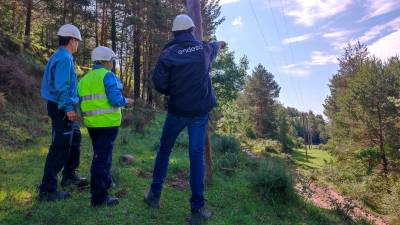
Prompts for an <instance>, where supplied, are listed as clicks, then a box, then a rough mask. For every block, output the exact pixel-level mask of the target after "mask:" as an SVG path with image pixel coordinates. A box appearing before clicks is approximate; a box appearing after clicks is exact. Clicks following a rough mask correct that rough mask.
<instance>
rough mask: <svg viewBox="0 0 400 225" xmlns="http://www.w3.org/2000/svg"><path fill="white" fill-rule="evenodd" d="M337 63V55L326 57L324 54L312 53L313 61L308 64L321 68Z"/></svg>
mask: <svg viewBox="0 0 400 225" xmlns="http://www.w3.org/2000/svg"><path fill="white" fill-rule="evenodd" d="M337 62H338V61H337V56H336V55H325V54H324V53H322V52H319V51H314V52H312V53H311V60H310V61H309V62H306V63H307V64H308V65H311V66H321V65H328V64H336V63H337Z"/></svg>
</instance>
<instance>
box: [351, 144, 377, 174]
mask: <svg viewBox="0 0 400 225" xmlns="http://www.w3.org/2000/svg"><path fill="white" fill-rule="evenodd" d="M355 156H356V159H359V160H361V161H362V162H364V164H365V165H367V173H368V174H370V173H371V172H372V170H373V169H374V168H375V167H376V166H377V165H378V164H379V162H380V151H379V148H378V147H377V146H375V147H371V148H366V149H361V150H359V151H358V152H356V153H355Z"/></svg>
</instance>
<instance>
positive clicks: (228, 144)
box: [211, 134, 241, 153]
mask: <svg viewBox="0 0 400 225" xmlns="http://www.w3.org/2000/svg"><path fill="white" fill-rule="evenodd" d="M211 147H212V150H213V151H214V152H218V153H226V152H228V153H238V152H240V151H241V147H240V143H239V141H238V140H237V139H236V138H234V137H232V136H227V135H217V134H216V135H214V136H213V137H212V140H211Z"/></svg>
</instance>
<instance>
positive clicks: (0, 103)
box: [0, 92, 7, 112]
mask: <svg viewBox="0 0 400 225" xmlns="http://www.w3.org/2000/svg"><path fill="white" fill-rule="evenodd" d="M6 102H7V100H6V96H5V94H4V93H3V92H0V112H1V111H3V109H4V108H5V107H6Z"/></svg>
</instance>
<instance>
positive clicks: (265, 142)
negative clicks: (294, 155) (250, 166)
mask: <svg viewBox="0 0 400 225" xmlns="http://www.w3.org/2000/svg"><path fill="white" fill-rule="evenodd" d="M246 143H247V144H248V145H249V147H250V148H251V149H252V151H254V152H257V153H261V154H263V155H265V156H268V153H274V154H278V153H280V151H281V150H282V145H281V144H280V143H279V142H278V141H275V140H271V139H256V140H247V142H246Z"/></svg>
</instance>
